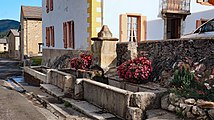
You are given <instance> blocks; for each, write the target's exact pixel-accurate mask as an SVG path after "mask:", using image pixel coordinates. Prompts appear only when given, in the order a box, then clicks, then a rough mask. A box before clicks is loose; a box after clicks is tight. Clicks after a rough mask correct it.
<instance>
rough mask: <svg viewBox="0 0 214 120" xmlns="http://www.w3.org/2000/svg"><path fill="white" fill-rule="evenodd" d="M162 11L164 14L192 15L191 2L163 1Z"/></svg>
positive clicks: (161, 4)
mask: <svg viewBox="0 0 214 120" xmlns="http://www.w3.org/2000/svg"><path fill="white" fill-rule="evenodd" d="M160 11H161V13H162V14H164V13H177V14H190V0H161V1H160Z"/></svg>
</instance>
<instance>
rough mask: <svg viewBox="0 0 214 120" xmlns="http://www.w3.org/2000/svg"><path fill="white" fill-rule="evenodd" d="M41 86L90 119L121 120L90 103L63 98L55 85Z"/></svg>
mask: <svg viewBox="0 0 214 120" xmlns="http://www.w3.org/2000/svg"><path fill="white" fill-rule="evenodd" d="M40 86H41V88H43V89H45V90H46V92H47V93H49V94H51V95H53V96H56V97H58V98H60V99H62V100H63V101H66V102H69V103H70V104H71V106H72V108H74V109H76V110H77V111H80V112H81V113H83V114H85V115H87V116H88V117H91V118H93V119H97V120H104V119H108V120H120V119H119V118H117V117H116V116H114V115H113V114H111V113H108V112H105V111H103V110H102V109H100V108H98V107H96V106H94V105H92V104H90V103H88V102H87V101H79V100H74V99H71V98H63V95H64V93H63V92H62V90H61V89H60V88H58V87H56V86H54V85H51V84H41V85H40ZM51 106H52V107H53V106H54V105H51ZM54 107H56V106H54ZM57 110H58V109H57ZM58 111H61V110H58ZM62 113H63V112H62ZM65 116H66V115H65Z"/></svg>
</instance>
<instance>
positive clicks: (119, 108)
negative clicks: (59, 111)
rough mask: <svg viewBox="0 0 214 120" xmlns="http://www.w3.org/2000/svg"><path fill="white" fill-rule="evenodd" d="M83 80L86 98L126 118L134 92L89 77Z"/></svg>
mask: <svg viewBox="0 0 214 120" xmlns="http://www.w3.org/2000/svg"><path fill="white" fill-rule="evenodd" d="M83 81H84V82H83V86H84V99H85V100H87V101H88V102H90V103H92V104H94V105H96V106H99V107H101V108H103V109H105V110H106V111H109V112H111V113H114V114H116V115H117V116H119V117H122V118H126V113H127V107H128V105H129V99H130V96H131V94H132V92H130V91H127V90H123V89H120V88H116V87H113V86H109V85H106V84H103V83H99V82H96V81H92V80H88V79H84V80H83ZM75 92H76V91H75Z"/></svg>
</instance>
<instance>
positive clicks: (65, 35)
mask: <svg viewBox="0 0 214 120" xmlns="http://www.w3.org/2000/svg"><path fill="white" fill-rule="evenodd" d="M63 42H64V48H67V24H66V22H64V23H63Z"/></svg>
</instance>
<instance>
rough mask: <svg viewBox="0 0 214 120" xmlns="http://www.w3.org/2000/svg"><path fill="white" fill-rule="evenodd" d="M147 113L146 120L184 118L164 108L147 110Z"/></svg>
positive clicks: (175, 119) (179, 119) (177, 119)
mask: <svg viewBox="0 0 214 120" xmlns="http://www.w3.org/2000/svg"><path fill="white" fill-rule="evenodd" d="M146 115H147V119H146V120H182V119H181V118H179V117H178V116H177V115H175V114H173V113H170V112H168V111H165V110H162V109H152V110H147V111H146Z"/></svg>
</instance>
